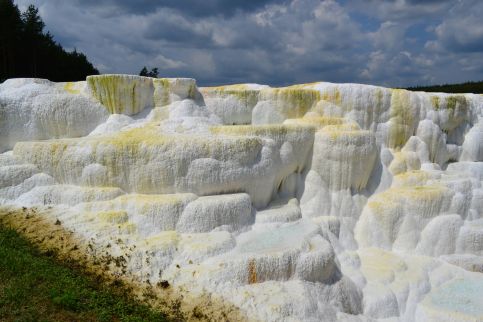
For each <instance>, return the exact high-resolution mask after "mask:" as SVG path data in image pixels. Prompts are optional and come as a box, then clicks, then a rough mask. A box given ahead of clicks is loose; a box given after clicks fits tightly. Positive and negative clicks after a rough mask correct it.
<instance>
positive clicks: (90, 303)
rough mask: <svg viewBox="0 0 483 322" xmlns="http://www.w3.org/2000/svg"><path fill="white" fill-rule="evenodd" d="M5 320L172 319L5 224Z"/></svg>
mask: <svg viewBox="0 0 483 322" xmlns="http://www.w3.org/2000/svg"><path fill="white" fill-rule="evenodd" d="M0 321H22V322H23V321H69V322H70V321H167V319H166V317H165V316H164V315H162V314H161V313H159V312H155V311H153V310H152V309H150V308H149V307H148V306H145V305H143V304H141V303H138V302H135V301H134V300H132V299H129V297H128V296H127V295H125V294H121V292H120V291H119V290H118V291H114V290H113V289H112V288H109V287H107V286H106V285H103V284H102V283H98V282H96V281H95V279H94V278H92V277H89V276H88V275H84V274H83V273H81V272H79V270H78V269H73V268H70V267H67V266H66V265H64V264H62V263H59V262H57V261H56V260H55V259H54V258H52V257H49V256H48V255H45V254H42V253H41V252H40V251H39V250H37V249H36V248H35V247H34V246H33V245H32V244H30V243H29V242H28V241H27V240H26V239H25V238H23V237H22V236H20V235H19V234H18V233H17V232H15V231H14V230H11V229H7V228H5V227H2V226H0Z"/></svg>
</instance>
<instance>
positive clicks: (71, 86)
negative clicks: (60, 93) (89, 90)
mask: <svg viewBox="0 0 483 322" xmlns="http://www.w3.org/2000/svg"><path fill="white" fill-rule="evenodd" d="M64 90H65V91H66V92H68V93H70V94H80V90H78V89H76V88H75V83H73V82H67V83H65V85H64Z"/></svg>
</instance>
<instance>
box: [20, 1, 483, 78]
mask: <svg viewBox="0 0 483 322" xmlns="http://www.w3.org/2000/svg"><path fill="white" fill-rule="evenodd" d="M16 3H17V4H18V5H19V7H20V9H25V8H26V6H27V5H28V4H31V3H32V4H34V5H36V6H37V7H38V8H39V10H40V14H41V16H42V18H43V19H44V22H45V23H46V29H47V30H49V31H50V32H51V33H52V34H53V35H54V38H55V39H56V40H57V41H58V42H60V43H61V44H62V45H63V46H64V47H65V48H68V49H73V48H77V49H78V50H79V51H82V52H84V53H85V54H86V55H87V57H88V58H89V60H90V61H91V62H93V64H94V65H95V66H96V67H97V68H98V69H99V70H100V71H101V73H131V74H137V73H139V71H140V70H141V68H142V67H143V66H144V65H146V66H148V67H149V68H152V67H158V68H159V71H160V76H166V77H175V76H183V77H194V78H196V79H197V80H198V84H201V85H214V84H225V83H226V84H227V83H240V82H243V83H246V82H253V83H263V84H271V85H287V84H293V83H302V82H313V81H317V80H323V81H331V82H357V83H368V84H378V85H386V86H393V87H396V86H400V87H403V86H411V85H417V84H440V83H447V82H462V81H467V80H483V18H482V17H483V1H481V0H454V1H444V0H421V1H417V0H392V1H390V0H388V1H383V0H365V1H363V0H338V1H336V0H259V1H254V0H68V1H66V0H17V1H16Z"/></svg>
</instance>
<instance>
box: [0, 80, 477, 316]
mask: <svg viewBox="0 0 483 322" xmlns="http://www.w3.org/2000/svg"><path fill="white" fill-rule="evenodd" d="M482 180H483V96H481V95H473V94H457V95H452V94H443V93H424V92H411V91H406V90H401V89H389V88H382V87H376V86H369V85H359V84H332V83H323V82H319V83H312V84H300V85H294V86H289V87H284V88H271V87H269V86H266V85H258V84H239V85H228V86H219V87H205V88H198V87H197V85H196V81H195V80H193V79H186V78H159V79H153V78H149V77H138V76H129V75H101V76H89V77H88V78H87V80H86V81H85V82H75V83H53V82H50V81H48V80H43V79H11V80H7V81H5V82H4V83H2V84H0V207H1V208H0V218H1V220H2V222H4V223H5V224H8V225H9V226H11V227H14V228H16V229H17V230H18V231H20V232H22V233H23V234H24V235H26V236H27V237H28V238H30V239H31V240H32V241H34V242H35V243H36V244H38V245H39V246H40V247H46V248H49V249H52V250H53V251H55V252H56V253H57V254H58V256H63V257H65V258H70V259H72V260H76V261H79V262H80V263H83V265H85V267H86V268H87V269H90V270H92V271H94V272H97V273H98V274H101V275H103V276H105V278H107V279H112V280H116V279H119V280H123V281H125V283H126V284H127V285H130V286H131V287H132V289H133V292H134V294H136V296H141V297H143V298H144V299H145V301H147V302H148V303H150V304H151V305H154V306H160V307H164V308H165V311H167V313H169V314H172V316H178V317H181V318H182V319H188V320H189V319H193V320H196V319H201V320H203V319H208V320H226V321H238V320H261V321H321V320H322V321H335V320H339V321H374V320H384V321H389V320H390V321H456V320H458V321H481V320H483V310H482V309H481V308H483V302H482V297H481V296H480V294H479V293H481V291H480V290H481V289H482V288H483V274H482V273H483V188H482Z"/></svg>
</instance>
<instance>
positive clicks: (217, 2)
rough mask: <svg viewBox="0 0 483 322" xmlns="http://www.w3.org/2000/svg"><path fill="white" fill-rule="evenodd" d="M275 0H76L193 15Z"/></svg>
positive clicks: (137, 10) (126, 10)
mask: <svg viewBox="0 0 483 322" xmlns="http://www.w3.org/2000/svg"><path fill="white" fill-rule="evenodd" d="M271 2H275V0H256V1H253V0H229V1H226V0H203V1H200V0H76V3H77V4H78V5H79V6H89V7H91V8H105V7H109V8H116V9H118V10H117V11H118V12H119V11H122V12H124V13H134V14H147V13H150V12H153V11H156V10H162V9H176V10H179V11H182V12H183V13H184V14H186V15H188V16H192V17H206V16H217V15H221V16H232V15H234V14H235V13H237V12H250V11H254V10H257V9H259V8H261V7H263V6H265V5H267V4H269V3H271Z"/></svg>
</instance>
